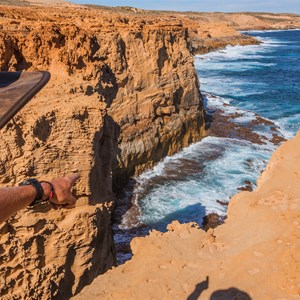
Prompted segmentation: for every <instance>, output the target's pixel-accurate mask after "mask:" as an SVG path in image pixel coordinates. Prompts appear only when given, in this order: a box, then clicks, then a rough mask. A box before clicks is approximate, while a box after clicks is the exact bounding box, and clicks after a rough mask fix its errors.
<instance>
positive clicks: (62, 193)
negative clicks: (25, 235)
mask: <svg viewBox="0 0 300 300" xmlns="http://www.w3.org/2000/svg"><path fill="white" fill-rule="evenodd" d="M79 177H80V175H79V174H72V175H69V176H66V177H62V178H57V179H54V180H52V181H51V183H52V185H53V187H54V190H55V193H54V196H53V197H52V198H50V199H49V201H50V202H52V203H54V204H56V205H63V204H70V205H74V204H75V203H76V199H75V197H74V196H73V195H72V193H71V188H72V186H73V185H74V184H75V182H76V181H77V180H78V179H79ZM41 186H42V188H43V191H44V194H43V200H46V199H48V198H49V197H50V193H51V188H50V185H49V184H48V183H46V182H44V183H41ZM35 197H36V190H35V188H34V187H33V186H32V185H26V186H18V187H8V188H2V189H0V223H2V222H4V221H6V220H7V219H8V218H9V217H11V216H12V215H13V214H15V213H16V212H18V211H19V210H21V209H23V208H25V207H26V206H28V205H30V204H31V203H32V202H33V201H34V199H35Z"/></svg>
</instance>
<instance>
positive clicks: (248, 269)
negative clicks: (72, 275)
mask: <svg viewBox="0 0 300 300" xmlns="http://www.w3.org/2000/svg"><path fill="white" fill-rule="evenodd" d="M299 147H300V131H299V132H298V135H297V136H296V137H295V138H294V139H293V140H291V141H288V142H286V143H285V144H283V145H282V146H280V147H279V148H278V150H277V151H276V152H275V153H274V154H273V156H272V158H271V160H270V162H269V164H268V165H267V168H266V170H265V171H264V172H263V173H262V175H261V176H260V178H259V179H258V188H257V190H256V191H254V192H242V193H240V194H238V195H236V196H234V197H233V198H232V199H231V201H230V203H229V207H228V218H227V219H226V221H225V224H223V225H221V226H219V227H217V228H216V229H210V230H209V231H208V232H205V231H203V230H201V229H199V228H198V227H197V225H196V224H192V223H191V224H182V225H181V224H179V223H178V222H173V223H172V224H170V225H169V227H168V232H166V233H164V234H163V233H160V232H157V231H153V232H151V234H150V235H149V236H147V237H145V238H136V239H134V240H133V241H132V243H131V248H132V250H133V254H134V255H133V258H132V260H130V261H128V262H127V263H125V264H124V265H122V266H119V267H118V268H116V269H113V270H110V271H108V272H107V273H106V274H104V275H102V276H100V277H98V278H96V279H95V281H94V282H93V283H92V285H90V286H88V287H86V288H85V289H84V290H83V291H82V293H81V294H79V295H78V296H76V297H75V298H74V299H78V300H79V299H266V300H268V299H270V300H271V299H297V298H299V296H300V290H299V282H300V273H299V268H300V255H299V247H300V241H299V229H300V217H299V216H300V206H299V199H300V188H299V180H300V173H299V168H300V155H299V151H298V149H299Z"/></svg>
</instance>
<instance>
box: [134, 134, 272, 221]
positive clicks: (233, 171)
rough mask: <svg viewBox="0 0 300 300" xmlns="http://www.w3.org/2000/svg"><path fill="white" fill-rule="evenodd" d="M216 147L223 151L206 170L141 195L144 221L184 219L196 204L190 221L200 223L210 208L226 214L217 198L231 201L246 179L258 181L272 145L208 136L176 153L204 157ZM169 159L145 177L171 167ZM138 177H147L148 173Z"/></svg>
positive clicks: (220, 213)
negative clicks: (258, 144) (257, 178)
mask: <svg viewBox="0 0 300 300" xmlns="http://www.w3.org/2000/svg"><path fill="white" fill-rule="evenodd" d="M214 147H219V149H223V150H222V153H220V157H219V158H217V159H215V160H212V161H209V163H207V165H206V167H205V169H204V171H203V172H201V173H199V174H198V175H197V174H196V175H194V177H193V176H191V178H187V179H186V180H179V181H177V180H175V181H170V182H168V183H167V184H164V185H158V186H156V187H154V188H153V189H152V190H151V191H150V192H149V193H148V194H147V195H146V196H145V197H144V198H142V199H140V203H139V204H140V206H141V209H142V212H143V215H142V217H141V220H142V221H143V222H144V223H146V224H155V223H159V222H163V220H164V219H166V222H168V221H171V219H172V217H175V216H176V217H177V218H179V219H180V218H183V219H184V212H185V210H187V211H188V210H189V209H191V210H192V211H193V209H194V207H195V213H196V214H195V216H194V218H195V219H193V216H189V218H190V220H191V221H199V222H200V223H201V219H202V217H203V216H204V215H205V214H208V213H211V212H216V213H218V214H219V215H224V214H225V213H226V209H225V208H224V207H223V206H222V205H220V204H218V203H217V202H216V201H217V200H222V201H228V200H229V198H230V197H231V196H232V195H233V194H235V193H236V192H237V190H236V188H237V187H238V186H241V185H243V182H244V180H250V181H255V179H256V177H257V174H259V172H260V171H261V170H262V169H263V167H264V165H265V161H266V160H267V159H268V157H269V155H270V153H271V149H270V148H269V146H253V145H252V144H251V143H249V142H246V141H240V140H235V139H227V138H216V137H207V138H205V139H203V141H201V142H199V143H197V144H194V145H193V146H192V149H191V147H189V148H187V149H184V150H183V151H182V152H181V153H180V154H177V159H178V158H180V157H183V158H193V159H197V158H196V157H195V156H197V155H198V156H200V157H198V159H201V156H202V159H205V154H204V155H203V152H204V153H205V151H206V152H207V150H210V151H213V149H214ZM172 159H174V158H173V157H172ZM169 161H170V158H168V159H165V160H164V161H163V162H162V163H161V164H160V168H159V173H156V171H157V170H152V171H149V172H147V173H148V175H147V176H146V178H150V177H155V176H159V175H161V174H162V172H164V169H165V168H167V167H168V162H169ZM178 172H180V170H178ZM150 174H151V175H150ZM149 175H150V176H149ZM137 180H138V181H139V180H145V176H142V177H139V178H137ZM144 183H146V182H144ZM197 205H198V206H199V207H198V206H197ZM201 207H202V210H201ZM180 210H183V214H182V215H181V216H180V214H179V213H178V211H180ZM173 214H174V216H173ZM168 216H169V218H168Z"/></svg>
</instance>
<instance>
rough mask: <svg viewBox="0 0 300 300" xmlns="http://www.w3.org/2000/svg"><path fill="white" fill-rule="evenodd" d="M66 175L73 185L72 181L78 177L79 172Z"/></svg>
mask: <svg viewBox="0 0 300 300" xmlns="http://www.w3.org/2000/svg"><path fill="white" fill-rule="evenodd" d="M67 177H68V178H69V179H70V180H71V184H72V185H74V183H75V182H76V181H77V180H78V179H79V178H80V174H78V173H75V174H70V175H68V176H67Z"/></svg>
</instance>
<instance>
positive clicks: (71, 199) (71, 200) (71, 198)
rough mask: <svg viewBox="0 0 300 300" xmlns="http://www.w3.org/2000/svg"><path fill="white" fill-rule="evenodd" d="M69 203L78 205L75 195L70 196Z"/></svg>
mask: <svg viewBox="0 0 300 300" xmlns="http://www.w3.org/2000/svg"><path fill="white" fill-rule="evenodd" d="M67 202H68V204H69V205H74V204H75V203H76V198H75V197H74V196H73V195H70V197H69V199H68V201H67Z"/></svg>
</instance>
